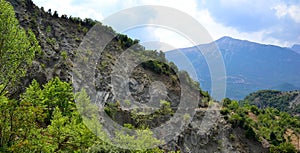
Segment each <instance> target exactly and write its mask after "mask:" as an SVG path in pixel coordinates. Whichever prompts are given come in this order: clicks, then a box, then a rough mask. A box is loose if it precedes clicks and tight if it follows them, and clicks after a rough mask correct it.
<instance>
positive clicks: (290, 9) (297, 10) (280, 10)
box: [272, 4, 300, 23]
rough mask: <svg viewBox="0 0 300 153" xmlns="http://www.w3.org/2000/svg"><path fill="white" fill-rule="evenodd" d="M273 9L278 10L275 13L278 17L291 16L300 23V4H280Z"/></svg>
mask: <svg viewBox="0 0 300 153" xmlns="http://www.w3.org/2000/svg"><path fill="white" fill-rule="evenodd" d="M272 9H274V10H275V11H276V13H275V14H276V16H277V17H278V18H282V17H285V16H289V17H290V18H291V19H292V20H294V21H295V22H297V23H300V6H296V5H291V6H287V5H286V4H278V5H276V6H274V7H273V8H272Z"/></svg>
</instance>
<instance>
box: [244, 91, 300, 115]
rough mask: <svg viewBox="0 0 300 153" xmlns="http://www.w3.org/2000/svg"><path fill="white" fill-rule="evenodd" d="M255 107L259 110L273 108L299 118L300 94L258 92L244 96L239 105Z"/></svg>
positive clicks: (291, 92)
mask: <svg viewBox="0 0 300 153" xmlns="http://www.w3.org/2000/svg"><path fill="white" fill-rule="evenodd" d="M245 102H246V103H248V104H251V105H256V106H257V107H259V108H262V109H263V108H268V107H273V108H276V109H278V110H280V111H284V112H288V113H290V114H291V115H295V116H300V92H299V91H285V92H283V91H276V90H260V91H256V92H253V93H251V94H249V95H248V96H246V97H245V98H244V100H242V101H241V103H245Z"/></svg>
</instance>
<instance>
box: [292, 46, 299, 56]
mask: <svg viewBox="0 0 300 153" xmlns="http://www.w3.org/2000/svg"><path fill="white" fill-rule="evenodd" d="M291 49H292V50H293V51H295V52H297V53H299V54H300V44H294V45H293V47H292V48H291Z"/></svg>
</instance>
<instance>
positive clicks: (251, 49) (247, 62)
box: [165, 37, 300, 99]
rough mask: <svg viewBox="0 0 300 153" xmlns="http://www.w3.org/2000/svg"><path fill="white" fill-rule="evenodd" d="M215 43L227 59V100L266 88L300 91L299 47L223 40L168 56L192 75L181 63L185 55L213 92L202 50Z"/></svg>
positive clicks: (203, 85) (174, 51)
mask: <svg viewBox="0 0 300 153" xmlns="http://www.w3.org/2000/svg"><path fill="white" fill-rule="evenodd" d="M214 44H215V45H217V47H218V48H219V50H220V52H221V54H222V55H223V58H224V63H225V68H226V75H227V76H226V81H227V93H226V97H229V98H232V99H242V98H244V97H245V96H246V95H247V94H249V93H251V92H254V91H257V90H262V89H276V90H282V91H287V90H300V54H298V53H297V52H298V51H299V50H298V49H300V46H299V45H295V46H293V47H292V48H283V47H279V46H274V45H265V44H259V43H254V42H250V41H246V40H238V39H234V38H231V37H222V38H220V39H219V40H217V41H215V42H213V43H210V44H202V45H199V46H194V47H189V48H181V49H177V50H172V51H168V52H166V53H165V54H166V57H167V59H168V60H169V61H172V62H174V63H175V64H176V65H177V66H178V67H179V68H180V69H183V70H186V71H188V72H191V70H192V69H191V67H187V66H186V65H184V64H182V62H181V61H182V58H183V55H185V56H186V57H187V59H188V60H189V61H190V62H191V63H192V65H193V67H194V68H195V71H196V73H197V78H198V80H199V81H200V86H201V88H202V89H203V90H207V91H210V88H211V77H210V73H209V68H208V65H207V63H206V60H205V58H204V56H203V55H202V54H201V52H200V50H202V49H206V50H211V48H212V47H211V45H214ZM199 49H200V50H199ZM299 53H300V51H299ZM194 79H195V78H194Z"/></svg>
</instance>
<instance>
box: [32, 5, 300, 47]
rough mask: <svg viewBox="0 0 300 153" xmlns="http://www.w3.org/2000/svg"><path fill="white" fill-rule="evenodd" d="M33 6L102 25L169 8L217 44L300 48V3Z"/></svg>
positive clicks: (137, 32)
mask: <svg viewBox="0 0 300 153" xmlns="http://www.w3.org/2000/svg"><path fill="white" fill-rule="evenodd" d="M33 2H34V3H35V4H36V5H38V6H39V7H41V6H43V7H44V8H45V10H48V9H49V8H51V9H52V10H53V11H54V10H57V11H58V13H59V14H60V15H61V14H67V15H72V16H79V17H81V18H86V17H88V18H93V19H96V20H99V21H102V20H103V19H105V18H107V17H109V16H110V15H112V14H114V13H116V12H118V11H120V10H123V9H126V8H131V7H134V6H141V5H161V6H168V7H171V8H175V9H178V10H180V11H182V12H184V13H187V14H188V15H190V16H192V17H194V18H195V19H196V20H197V21H198V22H200V23H201V24H202V25H203V26H204V28H205V29H206V30H207V31H208V32H209V34H210V35H211V36H212V38H213V39H214V40H216V39H219V38H220V37H222V36H231V37H234V38H237V39H245V40H250V41H254V42H259V43H264V44H273V45H279V46H283V47H291V46H292V45H293V44H295V43H298V44H300V1H299V0H297V1H296V0H286V1H283V0H252V1H251V0H185V1H183V0H151V1H149V0H64V1H61V0H51V1H50V0H48V1H46V0H33ZM53 11H52V12H53ZM137 16H139V15H137ZM143 16H145V15H143ZM153 18H155V12H154V13H153V14H151V18H150V17H149V18H146V19H145V18H137V19H140V20H149V22H150V20H152V19H153ZM175 18H176V17H175ZM120 32H122V33H125V34H128V35H129V36H131V37H133V38H135V39H140V40H141V42H147V41H160V42H164V43H167V44H169V45H171V46H173V47H174V48H181V47H189V46H192V45H193V44H191V43H190V42H189V41H187V40H186V39H185V38H184V37H183V36H181V35H180V34H178V33H176V32H174V31H172V30H170V29H165V28H157V27H151V26H144V27H141V28H135V29H131V30H129V31H120ZM163 49H164V50H166V49H165V48H163Z"/></svg>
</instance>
